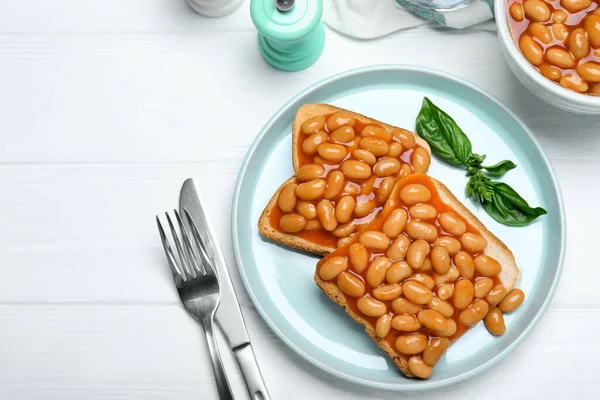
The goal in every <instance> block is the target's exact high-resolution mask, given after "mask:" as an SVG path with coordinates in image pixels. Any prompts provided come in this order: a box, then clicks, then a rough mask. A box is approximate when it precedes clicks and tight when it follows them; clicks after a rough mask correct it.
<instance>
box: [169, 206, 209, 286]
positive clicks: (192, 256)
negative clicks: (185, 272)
mask: <svg viewBox="0 0 600 400" xmlns="http://www.w3.org/2000/svg"><path fill="white" fill-rule="evenodd" d="M174 213H175V218H176V219H177V224H178V225H179V230H180V231H181V236H182V238H183V247H184V248H185V251H186V254H187V257H188V260H189V261H190V265H191V268H193V269H194V272H196V273H199V274H201V275H205V272H204V268H203V267H202V266H201V263H199V262H198V257H196V253H195V252H194V250H193V248H192V244H191V243H190V237H189V235H190V233H189V231H188V229H187V228H186V227H185V225H184V224H183V222H182V221H181V217H180V216H179V212H178V211H177V210H174Z"/></svg>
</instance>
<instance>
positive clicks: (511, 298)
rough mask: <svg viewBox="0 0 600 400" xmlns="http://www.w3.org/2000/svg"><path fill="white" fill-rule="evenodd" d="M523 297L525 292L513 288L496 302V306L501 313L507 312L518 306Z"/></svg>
mask: <svg viewBox="0 0 600 400" xmlns="http://www.w3.org/2000/svg"><path fill="white" fill-rule="evenodd" d="M524 299H525V293H523V291H522V290H521V289H513V290H511V291H510V293H509V294H507V295H506V297H504V298H503V299H502V301H501V302H500V304H498V308H499V309H500V311H502V312H503V313H509V312H512V311H514V310H515V308H517V307H519V306H520V305H521V303H522V302H523V300H524Z"/></svg>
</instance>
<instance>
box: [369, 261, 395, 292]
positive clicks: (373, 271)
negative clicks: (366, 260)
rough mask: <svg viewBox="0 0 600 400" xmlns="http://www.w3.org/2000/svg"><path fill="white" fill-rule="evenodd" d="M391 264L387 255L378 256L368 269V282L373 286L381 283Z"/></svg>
mask: <svg viewBox="0 0 600 400" xmlns="http://www.w3.org/2000/svg"><path fill="white" fill-rule="evenodd" d="M389 266H390V260H388V259H387V257H383V256H381V257H376V258H375V259H374V260H373V261H372V262H371V264H369V268H368V269H367V276H366V278H367V283H368V284H369V285H370V286H371V287H377V286H379V285H381V284H382V283H383V281H384V280H385V274H386V272H387V269H388V267H389Z"/></svg>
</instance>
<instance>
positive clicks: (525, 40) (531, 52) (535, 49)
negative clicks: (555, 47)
mask: <svg viewBox="0 0 600 400" xmlns="http://www.w3.org/2000/svg"><path fill="white" fill-rule="evenodd" d="M533 1H537V0H533ZM519 49H521V53H523V55H524V56H525V58H526V59H527V61H529V62H530V63H532V64H533V65H540V64H541V63H542V62H543V61H544V49H542V46H540V45H539V44H538V43H536V42H535V41H534V40H533V39H532V38H531V36H529V35H527V34H523V35H521V37H520V38H519Z"/></svg>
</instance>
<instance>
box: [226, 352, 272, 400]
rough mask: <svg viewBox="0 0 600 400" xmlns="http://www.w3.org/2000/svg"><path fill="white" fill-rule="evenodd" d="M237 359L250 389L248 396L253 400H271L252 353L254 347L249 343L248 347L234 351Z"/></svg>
mask: <svg viewBox="0 0 600 400" xmlns="http://www.w3.org/2000/svg"><path fill="white" fill-rule="evenodd" d="M233 354H234V355H235V359H236V360H237V362H238V365H239V366H240V370H241V371H242V375H243V376H244V382H245V383H246V388H247V389H248V394H249V395H250V399H251V400H271V397H269V392H267V387H266V386H265V382H264V381H263V378H262V376H261V375H260V370H259V369H258V364H257V363H256V357H255V356H254V351H252V345H251V344H250V343H247V344H246V345H244V346H242V347H239V348H237V349H234V350H233Z"/></svg>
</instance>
